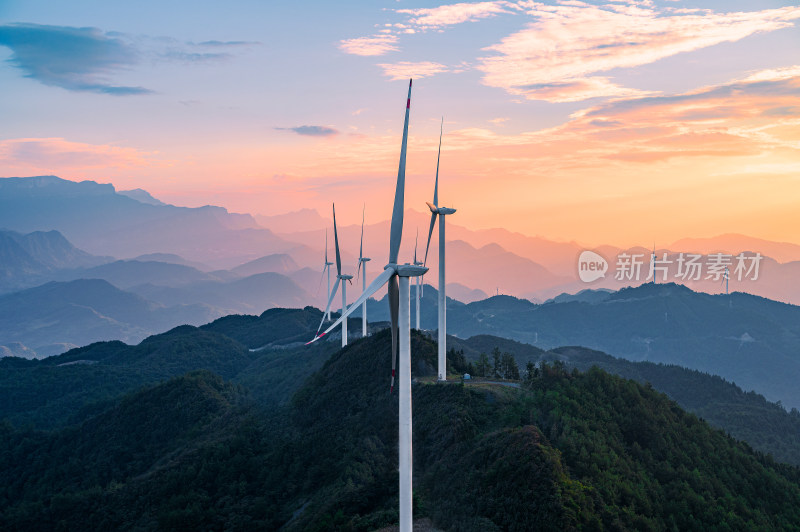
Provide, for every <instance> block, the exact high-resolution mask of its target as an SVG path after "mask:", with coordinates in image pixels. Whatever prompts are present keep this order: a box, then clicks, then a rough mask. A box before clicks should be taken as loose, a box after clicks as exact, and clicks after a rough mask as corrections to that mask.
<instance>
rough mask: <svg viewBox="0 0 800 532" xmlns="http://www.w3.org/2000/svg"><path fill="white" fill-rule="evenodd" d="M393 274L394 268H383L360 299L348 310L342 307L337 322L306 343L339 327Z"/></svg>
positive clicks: (312, 341)
mask: <svg viewBox="0 0 800 532" xmlns="http://www.w3.org/2000/svg"><path fill="white" fill-rule="evenodd" d="M392 275H394V270H392V269H388V270H383V273H381V274H380V275H379V276H377V277H376V278H375V279H374V280H373V281H372V282H371V283H370V284H369V286H368V287H367V289H366V290H365V291H364V293H363V294H361V296H359V298H358V299H356V300H355V301H353V302H352V303H351V304H350V306H349V307H347V310H344V309H342V315H341V316H340V317H339V319H338V320H336V321H335V322H333V324H332V325H331V326H330V327H328V328H327V329H325V332H323V333H322V334H319V331H317V335H316V336H315V337H314V339H313V340H311V341H310V342H308V343H307V344H306V345H308V344H311V343H314V342H316V341H317V340H319V339H320V338H322V337H323V336H325V335H326V334H328V333H329V332H331V331H332V330H333V329H335V328H336V327H337V326H338V325H339V324H340V323H342V320H343V319H346V318H347V316H349V315H350V314H352V312H353V311H354V310H356V309H357V308H358V307H360V306H361V304H362V303H363V302H364V301H366V300H367V298H368V297H370V296H371V295H372V294H374V293H375V292H377V291H378V289H380V288H381V287H382V286H383V285H384V284H386V281H388V280H389V278H390V277H391V276H392Z"/></svg>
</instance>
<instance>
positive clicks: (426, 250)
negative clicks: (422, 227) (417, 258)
mask: <svg viewBox="0 0 800 532" xmlns="http://www.w3.org/2000/svg"><path fill="white" fill-rule="evenodd" d="M436 216H438V215H437V214H436V213H435V212H433V213H431V228H430V229H428V244H427V245H426V246H425V260H424V261H423V263H424V264H428V250H430V249H431V235H433V227H434V226H435V225H436Z"/></svg>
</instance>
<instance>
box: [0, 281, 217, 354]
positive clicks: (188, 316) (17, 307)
mask: <svg viewBox="0 0 800 532" xmlns="http://www.w3.org/2000/svg"><path fill="white" fill-rule="evenodd" d="M214 314H215V313H214V311H213V309H211V308H209V307H207V306H205V305H200V304H195V305H175V306H170V307H165V306H163V305H160V304H158V303H154V302H152V301H148V300H146V299H144V298H142V297H140V296H138V295H135V294H132V293H129V292H124V291H122V290H119V289H118V288H116V287H114V286H112V285H111V284H109V283H108V282H106V281H104V280H101V279H80V280H76V281H71V282H63V283H61V282H49V283H47V284H44V285H42V286H38V287H36V288H30V289H27V290H23V291H21V292H15V293H13V294H7V295H4V296H0V345H9V344H12V343H15V342H19V343H21V344H24V345H25V346H27V347H28V348H30V349H32V350H33V351H36V352H37V353H38V352H39V351H41V353H39V355H40V356H42V355H50V354H53V352H54V350H55V352H56V353H57V352H58V349H59V346H68V345H70V344H71V345H86V344H89V343H91V342H96V341H103V340H111V339H114V340H122V341H126V342H139V341H141V340H143V339H144V338H145V337H147V336H149V335H151V334H153V333H156V332H160V331H163V330H164V329H169V328H171V327H174V326H176V325H180V324H183V323H195V324H198V325H199V324H201V323H206V322H207V321H209V319H213V318H214V317H215V315H214ZM54 344H57V345H54ZM61 349H63V347H61Z"/></svg>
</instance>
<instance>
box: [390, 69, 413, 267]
mask: <svg viewBox="0 0 800 532" xmlns="http://www.w3.org/2000/svg"><path fill="white" fill-rule="evenodd" d="M410 111H411V80H408V99H407V100H406V119H405V122H404V124H403V142H402V144H401V145H400V166H399V167H398V169H397V188H396V189H395V192H394V208H393V209H392V226H391V227H392V229H391V233H390V238H389V264H397V255H398V254H399V253H400V240H401V239H402V238H403V209H404V206H403V205H404V198H405V190H406V150H407V148H408V115H409V112H410Z"/></svg>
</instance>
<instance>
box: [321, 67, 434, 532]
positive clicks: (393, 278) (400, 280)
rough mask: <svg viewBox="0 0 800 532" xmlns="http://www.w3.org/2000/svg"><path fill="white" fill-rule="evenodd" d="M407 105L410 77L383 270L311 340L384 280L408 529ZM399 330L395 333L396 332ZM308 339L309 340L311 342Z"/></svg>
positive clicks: (407, 527) (403, 522)
mask: <svg viewBox="0 0 800 532" xmlns="http://www.w3.org/2000/svg"><path fill="white" fill-rule="evenodd" d="M410 109H411V80H409V82H408V99H407V100H406V117H405V123H404V125H403V142H402V144H401V146H400V165H399V168H398V170H397V187H396V189H395V193H394V207H393V208H392V224H391V229H390V234H389V263H388V264H387V265H386V266H384V268H383V273H381V274H380V275H379V276H378V277H376V278H375V279H374V280H373V281H372V282H371V283H370V285H369V287H367V289H366V290H365V291H364V292H363V293H362V294H361V297H359V298H358V299H357V300H355V301H354V302H353V304H352V305H350V308H348V309H347V310H344V309H342V316H341V317H340V318H339V319H338V320H337V321H336V322H334V323H333V325H331V326H330V327H329V328H328V329H327V330H326V331H325V332H324V333H322V334H317V335H316V336H315V337H314V339H313V340H311V342H314V341H316V340H318V339H319V338H321V337H322V336H324V335H325V334H327V333H328V332H330V331H331V330H332V329H333V328H334V327H336V326H337V325H338V324H339V322H340V321H346V320H347V316H348V315H349V314H350V313H351V312H353V311H354V310H355V309H356V308H357V307H358V305H361V304H362V303H363V302H364V301H366V300H367V298H368V297H369V296H371V295H372V294H374V293H375V292H377V291H378V289H380V288H382V287H383V285H385V284H388V287H389V294H388V297H389V310H390V314H391V317H392V381H391V385H390V387H389V391H390V392H391V391H392V390H393V389H394V378H395V368H396V358H395V354H396V353H397V344H398V340H399V348H400V349H399V351H400V353H399V355H400V369H401V371H400V383H399V386H398V388H399V398H398V399H399V401H398V402H399V418H400V423H399V434H398V436H399V438H398V439H399V453H398V457H399V462H400V465H399V470H400V531H401V532H411V529H412V500H411V488H412V485H411V480H412V449H411V296H410V292H409V281H408V278H409V277H418V276H420V275H423V274H424V273H425V272H427V271H428V269H427V268H424V267H422V266H417V265H414V264H398V263H397V255H398V253H399V251H400V240H401V239H402V237H403V203H404V196H405V188H406V147H407V146H408V115H409V111H410ZM398 330H399V334H398ZM398 336H399V338H398ZM311 342H309V343H311Z"/></svg>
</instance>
